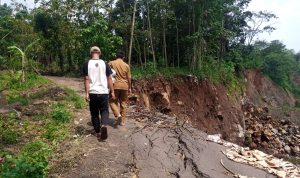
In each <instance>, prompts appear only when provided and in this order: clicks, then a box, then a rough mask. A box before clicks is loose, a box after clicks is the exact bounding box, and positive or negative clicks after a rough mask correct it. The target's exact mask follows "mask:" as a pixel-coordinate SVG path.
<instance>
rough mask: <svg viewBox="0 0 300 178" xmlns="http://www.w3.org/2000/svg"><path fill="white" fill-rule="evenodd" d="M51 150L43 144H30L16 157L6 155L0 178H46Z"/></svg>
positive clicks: (38, 142)
mask: <svg viewBox="0 0 300 178" xmlns="http://www.w3.org/2000/svg"><path fill="white" fill-rule="evenodd" d="M51 154H52V148H51V147H50V146H49V145H48V144H47V143H44V142H41V141H35V142H31V143H29V144H27V145H25V147H24V148H23V149H22V151H21V152H20V153H19V154H18V155H17V156H12V155H6V162H5V163H4V164H3V165H2V166H1V173H0V177H30V178H41V177H47V172H48V160H49V158H50V156H51Z"/></svg>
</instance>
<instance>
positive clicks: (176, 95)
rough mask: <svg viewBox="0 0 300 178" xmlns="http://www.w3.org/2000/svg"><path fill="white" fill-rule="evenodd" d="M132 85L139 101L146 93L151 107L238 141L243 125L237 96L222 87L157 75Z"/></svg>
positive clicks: (185, 78) (189, 77)
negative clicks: (138, 96)
mask: <svg viewBox="0 0 300 178" xmlns="http://www.w3.org/2000/svg"><path fill="white" fill-rule="evenodd" d="M133 85H134V90H135V93H139V94H140V95H141V96H140V98H142V100H141V102H140V103H141V104H145V102H144V101H145V95H146V96H148V97H146V100H149V104H150V107H151V109H156V110H160V111H162V112H169V113H170V114H175V115H176V116H178V117H179V118H181V119H187V120H189V121H191V122H192V123H193V125H194V126H196V127H198V128H200V129H201V130H203V131H205V132H207V133H210V134H213V133H221V134H222V135H223V137H224V138H226V139H228V140H232V141H237V140H238V133H239V128H242V127H243V125H244V124H243V114H242V111H241V106H240V104H239V103H240V102H239V97H236V96H233V95H229V94H228V93H227V91H226V88H225V87H223V86H217V85H213V84H211V83H210V82H208V81H207V80H203V81H200V80H198V79H197V78H196V77H194V76H177V77H176V78H175V79H172V80H169V79H165V78H163V77H157V78H155V79H152V80H147V81H146V80H143V81H134V82H133ZM146 103H147V102H146ZM146 105H147V104H146Z"/></svg>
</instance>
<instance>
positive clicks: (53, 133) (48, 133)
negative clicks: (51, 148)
mask: <svg viewBox="0 0 300 178" xmlns="http://www.w3.org/2000/svg"><path fill="white" fill-rule="evenodd" d="M69 134H70V132H69V127H68V126H67V125H66V124H58V123H55V122H50V123H48V124H47V125H46V127H45V132H44V133H43V137H44V138H46V139H48V140H50V141H57V142H60V141H62V140H64V139H65V138H67V137H68V135H69Z"/></svg>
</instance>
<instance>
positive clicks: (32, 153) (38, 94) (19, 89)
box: [0, 71, 86, 178]
mask: <svg viewBox="0 0 300 178" xmlns="http://www.w3.org/2000/svg"><path fill="white" fill-rule="evenodd" d="M0 74H1V75H0V91H1V90H4V91H5V97H6V98H7V100H8V102H9V104H14V103H20V104H22V105H23V106H22V107H21V108H22V110H23V111H25V112H26V113H27V114H22V115H21V117H22V118H21V119H20V118H17V116H16V114H15V113H11V114H5V115H1V114H0V157H1V158H5V159H4V160H5V162H4V163H1V164H0V178H2V177H3V178H6V177H20V178H22V177H24V178H25V177H32V178H35V177H39V178H40V177H47V174H48V162H49V159H50V157H51V155H52V153H53V151H55V149H58V145H59V143H60V142H62V141H63V140H65V139H66V138H68V136H70V122H71V118H72V112H73V111H75V108H76V109H81V108H83V107H85V106H86V103H85V102H84V100H83V98H81V97H80V96H78V95H77V93H76V92H75V91H73V90H71V89H67V88H66V89H61V88H58V87H55V86H54V85H49V84H51V82H49V81H48V80H47V79H45V78H43V77H42V76H38V75H36V74H28V76H27V81H26V82H24V83H21V82H20V80H19V77H20V74H19V73H18V72H17V73H16V74H15V73H12V72H7V71H6V72H3V71H2V72H0ZM44 100H45V101H47V102H46V104H45V103H44V102H43V101H44ZM34 101H38V102H39V101H42V104H35V105H31V103H33V102H34ZM25 112H24V113H25ZM28 113H29V114H28ZM22 138H23V139H22ZM16 143H18V144H16ZM24 145H25V146H24ZM8 148H12V149H13V151H12V152H13V153H10V152H7V151H6V149H8ZM20 150H21V151H20Z"/></svg>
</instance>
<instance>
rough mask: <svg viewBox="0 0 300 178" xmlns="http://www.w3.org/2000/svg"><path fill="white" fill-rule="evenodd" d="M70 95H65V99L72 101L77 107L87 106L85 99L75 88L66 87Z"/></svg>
mask: <svg viewBox="0 0 300 178" xmlns="http://www.w3.org/2000/svg"><path fill="white" fill-rule="evenodd" d="M65 91H66V92H67V94H68V96H66V97H65V100H67V101H71V102H72V103H73V104H74V107H75V108H76V109H83V108H84V107H85V106H86V102H85V101H84V99H83V98H82V97H81V96H79V95H78V94H77V93H76V92H75V91H74V90H72V89H69V88H65Z"/></svg>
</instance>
